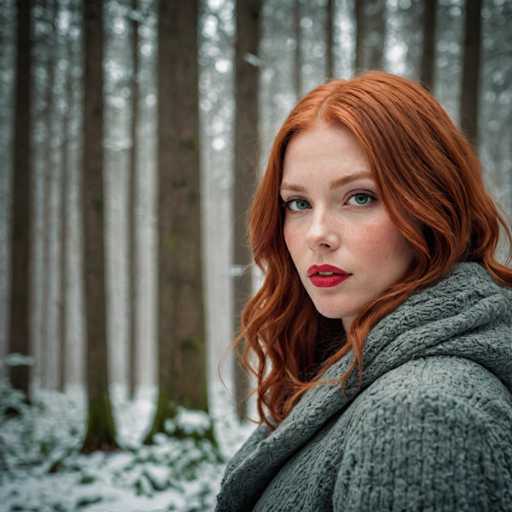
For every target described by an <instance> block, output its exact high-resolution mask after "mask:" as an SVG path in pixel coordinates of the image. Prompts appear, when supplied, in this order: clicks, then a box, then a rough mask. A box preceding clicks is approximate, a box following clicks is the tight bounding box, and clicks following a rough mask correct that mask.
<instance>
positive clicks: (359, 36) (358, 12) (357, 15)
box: [354, 0, 366, 73]
mask: <svg viewBox="0 0 512 512" xmlns="http://www.w3.org/2000/svg"><path fill="white" fill-rule="evenodd" d="M354 24H355V31H356V47H355V51H354V56H355V58H354V72H355V73H360V72H361V71H362V70H363V65H364V48H363V41H364V39H365V33H366V19H365V15H364V0H355V2H354Z"/></svg>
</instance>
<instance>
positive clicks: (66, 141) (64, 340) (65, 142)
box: [58, 7, 75, 393]
mask: <svg viewBox="0 0 512 512" xmlns="http://www.w3.org/2000/svg"><path fill="white" fill-rule="evenodd" d="M74 17H75V13H74V8H73V7H70V18H71V19H70V25H69V28H68V33H67V38H66V66H67V68H66V78H65V80H66V83H65V89H64V94H65V102H66V110H65V112H64V116H63V118H62V146H61V153H62V158H61V161H62V164H61V182H60V185H61V189H60V219H61V223H62V224H61V232H60V236H59V241H60V255H61V256H60V267H61V268H60V283H59V288H60V292H59V351H58V354H59V364H58V366H59V384H58V387H59V391H61V392H62V393H63V392H65V390H66V369H67V354H68V337H67V334H68V322H67V320H68V316H69V307H68V301H67V290H68V284H69V283H68V282H69V279H68V270H67V261H68V257H69V238H68V233H69V232H70V229H71V227H70V216H71V212H70V209H69V204H68V203H69V200H68V198H69V195H70V192H71V181H70V177H71V176H70V169H71V137H72V135H71V114H72V108H73V62H74V53H73V49H72V39H71V27H72V26H73V22H74Z"/></svg>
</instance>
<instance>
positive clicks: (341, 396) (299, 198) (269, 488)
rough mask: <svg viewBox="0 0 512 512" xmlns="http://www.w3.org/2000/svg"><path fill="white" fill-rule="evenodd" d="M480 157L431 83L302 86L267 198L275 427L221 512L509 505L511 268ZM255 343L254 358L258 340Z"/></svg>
mask: <svg viewBox="0 0 512 512" xmlns="http://www.w3.org/2000/svg"><path fill="white" fill-rule="evenodd" d="M500 225H501V227H502V228H503V230H504V233H505V234H506V236H507V238H508V241H509V243H510V242H511V238H510V232H509V229H508V227H507V225H506V223H505V220H504V218H503V217H502V216H501V215H500V214H499V213H498V211H497V209H496V206H495V204H494V203H493V201H492V199H491V198H490V196H489V195H488V193H487V192H486V191H485V189H484V185H483V183H482V177H481V172H480V164H479V161H478V159H477V157H476V156H475V154H474V152H473V151H472V149H471V147H470V145H469V144H468V142H467V141H466V140H465V138H464V136H463V135H462V134H461V133H460V132H459V131H458V130H457V128H456V127H455V126H454V125H453V123H452V122H451V121H450V119H449V117H448V116H447V114H446V113H445V111H444V110H443V109H442V107H441V106H440V105H439V104H438V103H437V102H436V100H434V99H433V98H432V96H430V95H429V94H428V93H427V92H426V91H425V90H424V89H423V88H422V87H421V86H420V85H418V84H416V83H414V82H411V81H408V80H406V79H404V78H400V77H398V76H394V75H390V74H386V73H382V72H370V73H366V74H363V75H361V76H359V77H356V78H354V79H352V80H348V81H343V80H334V81H331V82H328V83H326V84H324V85H321V86H319V87H317V88H316V89H314V90H313V91H312V92H310V93H309V94H308V95H307V96H306V97H305V98H303V99H302V100H301V101H300V102H299V103H298V104H297V105H296V107H295V108H294V109H293V111H292V112H291V113H290V115H289V116H288V119H287V120H286V121H285V123H284V125H283V127H282V128H281V129H280V131H279V133H278V135H277V137H276V140H275V142H274V145H273V148H272V151H271V155H270V159H269V162H268V166H267V169H266V172H265V174H264V176H263V178H262V180H261V182H260V183H259V186H258V189H257V191H256V194H255V197H254V201H253V203H252V208H251V212H250V223H249V230H250V241H251V246H252V250H253V254H254V259H255V262H256V263H257V264H258V265H259V266H260V267H261V269H262V270H263V272H264V282H263V285H262V287H261V289H260V290H259V291H258V292H257V293H256V294H255V296H254V297H252V298H251V299H250V300H249V301H248V303H247V305H246V307H245V309H244V311H243V314H242V329H241V333H240V336H239V338H238V340H240V339H242V338H244V339H245V340H246V346H247V350H246V352H245V354H244V364H245V366H246V367H247V368H248V369H250V370H251V371H253V372H254V373H255V375H256V377H257V384H258V385H257V405H258V411H259V414H260V417H261V424H260V426H259V427H258V428H257V429H256V430H255V432H254V433H253V434H252V435H251V437H250V438H249V439H248V440H247V441H246V442H245V444H244V445H243V446H242V448H241V449H240V450H239V451H238V452H237V454H236V455H235V456H234V457H233V459H232V460H231V461H230V463H229V464H228V467H227V469H226V473H225V476H224V479H223V482H222V486H221V490H220V493H219V495H218V503H217V510H218V511H219V512H220V511H237V512H239V511H243V512H246V511H251V510H254V511H265V512H267V511H302V512H305V511H311V512H319V511H340V512H341V511H343V512H349V511H372V512H377V511H383V510H386V511H404V510H411V511H422V510H432V511H434V510H435V511H444V510H446V511H455V510H456V511H483V510H493V511H494V510H512V394H511V390H512V336H511V334H512V330H511V322H512V291H511V290H510V289H509V288H510V287H512V271H511V270H510V268H508V267H506V266H504V265H502V264H500V263H499V262H498V261H497V260H496V258H495V252H496V248H497V244H498V236H499V228H500ZM250 350H252V351H253V352H255V354H256V356H257V365H256V367H255V368H251V366H250V364H249V361H248V351H250Z"/></svg>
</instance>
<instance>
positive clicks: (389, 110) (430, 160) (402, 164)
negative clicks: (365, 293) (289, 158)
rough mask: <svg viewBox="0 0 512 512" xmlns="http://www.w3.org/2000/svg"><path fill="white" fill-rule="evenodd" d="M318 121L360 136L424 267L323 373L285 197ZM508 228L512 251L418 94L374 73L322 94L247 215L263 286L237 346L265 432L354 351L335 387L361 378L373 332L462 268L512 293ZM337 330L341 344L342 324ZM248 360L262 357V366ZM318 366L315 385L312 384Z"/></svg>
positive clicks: (279, 146)
mask: <svg viewBox="0 0 512 512" xmlns="http://www.w3.org/2000/svg"><path fill="white" fill-rule="evenodd" d="M319 119H321V120H323V121H326V122H328V123H330V124H332V125H335V126H342V127H345V128H346V129H348V130H349V131H350V132H351V133H352V134H353V135H354V136H355V137H356V139H357V140H358V142H359V144H360V145H361V147H362V148H363V149H364V151H365V153H366V155H367V158H368V161H369V164H370V169H371V171H372V173H373V175H374V178H375V181H376V183H377V186H378V187H379V190H380V194H381V197H382V200H383V202H384V205H385V207H386V208H387V210H388V212H389V215H390V218H391V220H392V221H393V223H394V224H395V225H396V226H397V227H398V229H399V230H400V232H401V233H402V235H403V236H404V237H405V238H406V239H407V240H408V241H409V242H410V244H411V245H412V247H413V248H414V250H415V259H414V262H413V264H412V265H411V267H410V268H409V271H408V272H407V273H406V276H405V277H404V279H402V280H401V281H400V282H398V283H395V284H394V285H393V286H391V287H390V288H388V289H387V290H386V291H385V292H384V293H383V294H382V295H381V296H379V297H376V298H375V299H374V300H372V301H371V302H370V303H368V304H367V305H366V306H365V308H363V310H362V311H360V313H359V315H358V317H357V318H356V319H355V320H354V321H353V322H352V325H351V328H350V332H348V333H345V334H346V342H345V343H344V344H343V345H342V346H340V348H339V349H338V350H337V351H336V352H335V353H334V354H332V355H331V356H329V357H328V358H327V359H326V360H325V361H320V362H317V361H315V342H316V339H317V333H318V329H319V327H320V323H321V315H320V314H319V313H318V312H317V311H316V309H315V306H314V305H313V303H312V301H311V299H310V298H309V296H308V295H307V293H306V291H305V290H304V288H303V286H302V284H301V282H300V279H299V276H298V274H297V272H296V269H295V266H294V264H293V262H292V260H291V257H290V255H289V253H288V250H287V248H286V244H285V241H284V236H283V222H284V219H283V216H284V212H283V209H282V208H281V206H280V197H279V188H280V184H281V179H282V175H283V161H284V156H285V152H286V148H287V145H288V143H289V142H290V140H291V139H292V138H293V137H294V136H295V135H296V134H297V133H299V132H302V131H304V130H307V129H308V127H310V126H311V125H312V124H313V123H314V122H315V121H317V120H319ZM406 212H407V213H406ZM500 225H501V226H502V228H503V230H504V233H505V235H506V237H507V239H508V242H509V246H511V245H512V238H511V234H510V230H509V228H508V226H507V223H506V221H505V217H504V216H503V215H502V214H500V212H499V211H498V209H497V207H496V205H495V203H494V201H493V200H492V198H491V197H490V195H489V194H488V193H487V192H486V190H485V188H484V184H483V181H482V175H481V169H480V162H479V160H478V158H477V156H476V154H475V152H474V151H473V150H472V148H471V146H470V144H469V143H468V141H467V140H466V138H465V137H464V135H463V134H462V133H461V132H460V131H459V130H458V129H457V128H456V127H455V125H454V124H453V122H452V121H451V120H450V118H449V116H448V115H447V114H446V112H445V111H444V109H443V108H442V107H441V105H440V104H439V103H438V102H437V101H436V100H435V99H434V98H433V97H432V96H431V95H430V94H429V93H428V92H427V91H426V90H424V89H423V88H422V87H421V85H419V84H417V83H415V82H412V81H410V80H407V79H405V78H402V77H399V76H396V75H391V74H388V73H384V72H376V71H373V72H367V73H364V74H362V75H360V76H357V77H355V78H353V79H351V80H332V81H329V82H327V83H325V84H323V85H320V86H318V87H316V88H315V89H313V90H312V91H311V92H310V93H309V94H307V95H306V96H305V97H304V98H303V99H302V100H300V101H299V102H298V103H297V105H296V106H295V107H294V109H293V110H292V111H291V113H290V114H289V116H288V118H287V119H286V121H285V122H284V124H283V126H282V127H281V129H280V130H279V132H278V133H277V136H276V138H275V140H274V143H273V146H272V149H271V152H270V157H269V160H268V164H267V167H266V170H265V173H264V175H263V177H262V179H261V181H260V183H259V185H258V187H257V190H256V192H255V195H254V197H253V201H252V205H251V208H250V212H249V239H250V244H251V248H252V252H253V256H254V261H255V263H256V264H257V265H258V266H259V267H260V268H261V270H262V271H263V273H264V281H263V285H262V286H261V288H260V289H259V290H258V291H257V293H256V294H255V295H254V296H253V297H251V298H250V299H249V300H248V302H247V303H246V305H245V307H244V309H243V311H242V316H241V328H240V333H239V335H238V336H237V338H236V339H235V341H234V343H235V345H238V344H241V342H242V340H245V342H246V343H245V347H244V350H243V353H242V356H241V358H240V362H241V364H242V365H243V366H244V367H245V368H246V370H248V371H250V372H252V373H253V374H254V375H255V376H256V379H257V388H256V393H257V408H258V412H259V415H260V418H261V421H263V422H265V423H266V424H267V425H268V426H269V427H270V428H275V424H276V423H279V422H281V421H282V420H283V419H284V418H285V417H286V416H287V415H288V413H289V412H290V410H291V409H292V407H293V406H294V404H295V403H296V402H297V400H298V399H299V398H300V396H301V395H302V394H303V393H304V392H305V391H306V390H308V389H309V388H311V387H313V386H317V385H319V384H322V383H324V382H322V381H321V380H320V377H321V375H322V374H323V373H324V371H325V370H326V369H327V368H328V367H329V366H331V365H332V364H333V363H334V362H336V361H338V360H339V359H340V358H341V357H343V356H344V355H345V354H347V353H348V352H350V351H352V362H351V365H350V367H349V369H348V370H347V372H346V373H345V374H343V375H341V376H340V377H339V381H337V382H339V383H340V384H341V385H344V384H345V383H346V381H347V379H348V377H349V376H350V374H351V373H352V371H353V370H354V369H355V368H356V367H357V369H358V373H359V378H361V376H362V370H363V360H362V354H363V345H364V341H365V339H366V336H367V335H368V333H369V332H370V330H371V329H372V327H373V326H374V325H375V324H376V323H377V322H378V321H379V320H380V319H382V318H383V317H384V316H386V315H388V314H389V313H390V312H391V311H393V310H394V309H395V308H396V307H397V306H398V305H399V304H400V303H402V302H403V301H404V300H405V299H406V298H407V297H408V296H409V295H410V294H411V293H412V292H414V291H416V290H418V289H420V288H424V287H426V286H429V285H431V284H433V283H434V282H436V281H437V280H439V279H440V278H442V277H443V276H444V275H445V274H446V273H447V272H448V271H449V270H450V269H451V268H452V267H453V265H454V264H456V263H458V262H462V261H474V262H478V263H480V264H481V265H483V266H484V267H485V268H486V269H487V270H488V272H489V273H490V274H491V276H492V278H493V279H494V280H495V281H496V282H497V283H499V284H501V285H504V286H512V270H511V269H510V268H508V267H507V266H505V265H502V264H500V263H499V262H498V261H497V260H496V258H495V252H496V249H497V245H498V239H499V234H500ZM509 259H510V257H509ZM509 259H507V264H508V262H509ZM339 325H340V334H342V324H341V320H340V322H339ZM251 351H252V352H254V353H255V354H256V356H257V362H256V364H254V366H253V364H252V363H251V362H250V361H249V353H250V352H251ZM315 365H316V366H317V367H316V372H315V374H314V376H313V377H312V378H304V375H306V374H307V372H308V371H309V370H310V369H311V368H315ZM265 408H266V409H268V411H269V412H270V414H271V419H269V417H267V414H266V412H265Z"/></svg>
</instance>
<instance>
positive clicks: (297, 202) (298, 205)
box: [285, 199, 309, 212]
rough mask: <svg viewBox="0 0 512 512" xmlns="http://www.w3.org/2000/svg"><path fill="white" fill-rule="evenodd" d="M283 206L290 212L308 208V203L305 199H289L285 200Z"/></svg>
mask: <svg viewBox="0 0 512 512" xmlns="http://www.w3.org/2000/svg"><path fill="white" fill-rule="evenodd" d="M285 206H286V208H287V209H288V210H291V211H292V212H300V211H302V210H306V209H307V208H309V203H308V202H307V201H306V200H305V199H290V201H286V203H285Z"/></svg>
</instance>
